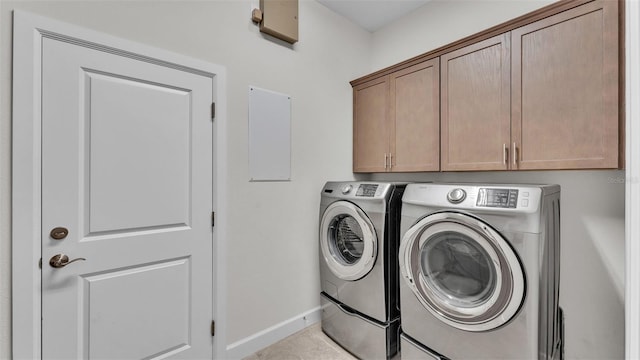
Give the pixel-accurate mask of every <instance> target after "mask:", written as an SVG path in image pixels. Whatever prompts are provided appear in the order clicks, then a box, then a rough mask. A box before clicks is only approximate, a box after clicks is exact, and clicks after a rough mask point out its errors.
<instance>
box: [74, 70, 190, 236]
mask: <svg viewBox="0 0 640 360" xmlns="http://www.w3.org/2000/svg"><path fill="white" fill-rule="evenodd" d="M86 77H87V79H86V81H87V84H86V88H85V90H86V92H88V94H85V96H84V99H83V100H84V103H85V104H84V107H85V109H90V110H89V113H88V118H87V119H88V120H89V122H90V124H89V125H90V126H89V127H90V131H89V134H88V136H89V138H88V143H89V144H90V149H89V150H90V153H89V156H90V166H89V167H88V168H86V169H85V170H86V171H87V174H86V175H87V176H88V177H89V181H88V184H89V191H90V195H89V197H88V198H87V199H90V204H89V207H88V209H89V219H87V220H88V221H87V223H88V224H89V232H90V233H96V232H104V231H118V230H125V229H142V228H149V227H156V226H170V225H182V226H185V225H188V224H189V223H190V219H189V217H190V216H189V208H190V205H191V204H190V199H189V195H190V191H189V184H190V183H191V169H190V166H191V163H190V142H191V136H190V133H189V132H190V128H191V94H190V93H189V92H188V91H185V90H183V89H174V88H171V87H167V86H160V85H152V84H147V83H144V82H140V81H133V80H127V79H121V78H118V77H114V76H106V75H99V74H91V73H88V74H86ZM141 99H144V100H141ZM150 105H151V106H150ZM163 118H168V119H172V121H164V122H161V121H157V120H158V119H163ZM142 144H144V145H143V146H141V145H142ZM123 159H127V160H126V161H123ZM167 170H170V171H167ZM123 174H127V175H126V176H123ZM159 194H161V195H162V196H158V195H159ZM125 203H126V204H127V206H126V207H123V206H122V204H125Z"/></svg>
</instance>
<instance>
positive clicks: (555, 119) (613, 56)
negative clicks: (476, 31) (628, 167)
mask: <svg viewBox="0 0 640 360" xmlns="http://www.w3.org/2000/svg"><path fill="white" fill-rule="evenodd" d="M617 16H618V1H611V0H604V1H594V2H592V3H589V4H586V5H582V6H580V7H577V8H574V9H571V10H568V11H565V12H562V13H560V14H557V15H554V16H551V17H548V18H546V19H544V20H541V21H538V22H535V23H532V24H530V25H527V26H525V27H522V28H518V29H516V30H514V31H513V32H512V45H513V50H514V51H513V74H512V81H513V86H512V91H513V93H512V97H513V113H512V121H513V123H512V125H513V141H514V142H515V146H517V147H518V150H519V154H518V155H519V156H518V158H517V161H518V164H517V165H518V168H519V169H578V168H616V167H618V153H619V150H618V129H619V128H618V124H619V120H618V28H617Z"/></svg>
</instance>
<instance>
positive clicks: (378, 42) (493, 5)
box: [371, 0, 625, 359]
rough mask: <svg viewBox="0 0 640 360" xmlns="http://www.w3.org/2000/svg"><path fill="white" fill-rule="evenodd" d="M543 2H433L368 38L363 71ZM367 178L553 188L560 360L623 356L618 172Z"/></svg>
mask: <svg viewBox="0 0 640 360" xmlns="http://www.w3.org/2000/svg"><path fill="white" fill-rule="evenodd" d="M550 2H551V1H472V0H458V1H439V0H435V1H433V2H430V3H428V4H427V5H426V6H424V7H422V8H420V9H418V10H417V11H414V12H413V13H412V14H411V15H409V16H406V17H404V18H402V19H401V20H400V21H397V22H396V23H393V24H391V25H389V26H387V27H385V28H383V29H381V30H379V31H378V32H376V33H374V36H373V54H372V64H373V67H372V69H371V71H374V70H378V69H381V68H384V67H387V66H390V65H393V64H394V63H397V62H399V61H402V60H405V59H408V58H411V57H413V56H416V55H419V54H421V53H424V52H426V51H429V50H432V49H435V48H437V47H440V46H443V45H446V44H448V43H450V42H452V41H455V40H457V39H460V38H462V37H465V36H468V35H471V34H474V33H476V32H478V31H481V30H484V29H487V28H489V27H492V26H494V25H497V24H499V23H502V22H504V21H507V20H510V19H512V18H515V17H517V16H520V15H523V14H525V13H527V12H530V11H533V10H535V9H537V8H540V7H542V6H544V5H547V4H549V3H550ZM372 178H374V179H385V180H402V181H465V182H516V183H527V182H528V183H555V184H560V185H561V187H562V198H561V207H562V216H561V217H562V220H561V232H562V234H561V236H562V255H561V290H560V305H561V306H562V307H563V308H564V310H565V316H566V348H565V351H566V356H567V358H568V359H622V358H624V336H625V334H624V329H625V328H624V326H625V323H624V321H625V317H624V285H623V284H624V211H625V172H624V171H622V170H620V171H553V172H551V171H549V172H481V173H447V174H437V173H436V174H398V175H376V176H373V177H372Z"/></svg>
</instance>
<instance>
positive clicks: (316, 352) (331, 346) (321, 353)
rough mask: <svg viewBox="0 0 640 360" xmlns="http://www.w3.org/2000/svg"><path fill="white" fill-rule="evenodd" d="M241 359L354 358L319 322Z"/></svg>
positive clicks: (343, 359)
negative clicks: (324, 331) (332, 338)
mask: <svg viewBox="0 0 640 360" xmlns="http://www.w3.org/2000/svg"><path fill="white" fill-rule="evenodd" d="M243 360H356V358H355V357H354V356H353V355H351V354H349V353H348V352H347V351H346V350H344V349H343V348H341V347H340V345H338V344H336V343H335V342H333V340H331V339H330V338H329V337H328V336H327V335H325V334H324V333H323V332H322V328H321V327H320V323H316V324H314V325H311V326H309V327H307V328H305V329H303V330H301V331H299V332H297V333H295V334H293V335H291V336H289V337H287V338H285V339H282V340H280V341H279V342H277V343H275V344H273V345H271V346H269V347H267V348H264V349H262V350H260V351H258V352H256V353H255V354H253V355H250V356H248V357H246V358H244V359H243Z"/></svg>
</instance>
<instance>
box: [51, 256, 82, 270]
mask: <svg viewBox="0 0 640 360" xmlns="http://www.w3.org/2000/svg"><path fill="white" fill-rule="evenodd" d="M80 260H87V259H85V258H77V259H73V260H71V261H69V257H68V256H67V255H65V254H58V255H53V257H52V258H51V259H50V260H49V265H51V266H52V267H54V268H61V267H65V266H67V265H69V264H71V263H72V262H74V261H80Z"/></svg>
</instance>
